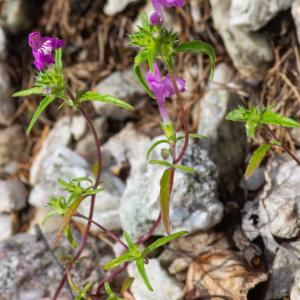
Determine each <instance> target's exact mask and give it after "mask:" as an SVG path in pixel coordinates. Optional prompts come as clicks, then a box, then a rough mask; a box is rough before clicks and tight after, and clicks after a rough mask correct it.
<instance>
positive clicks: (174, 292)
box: [128, 259, 184, 300]
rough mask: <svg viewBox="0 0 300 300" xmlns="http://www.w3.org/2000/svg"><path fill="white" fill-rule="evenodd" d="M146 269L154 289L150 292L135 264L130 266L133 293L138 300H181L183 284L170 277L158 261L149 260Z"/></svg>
mask: <svg viewBox="0 0 300 300" xmlns="http://www.w3.org/2000/svg"><path fill="white" fill-rule="evenodd" d="M145 269H146V272H147V275H148V277H149V280H150V282H151V285H152V287H153V289H154V291H153V292H150V291H149V290H148V289H147V288H146V286H145V284H144V282H143V280H142V279H141V277H140V275H139V273H138V271H137V269H136V267H135V265H134V264H131V265H129V267H128V273H129V275H130V276H131V277H134V281H133V284H132V286H131V291H132V293H133V296H134V297H135V299H136V300H180V299H182V297H183V295H184V292H183V286H182V284H181V283H180V282H179V281H177V280H175V279H174V278H172V277H170V276H169V275H168V273H167V272H166V271H165V270H164V269H163V268H162V267H161V266H160V264H159V262H158V260H157V259H149V263H148V264H147V265H145Z"/></svg>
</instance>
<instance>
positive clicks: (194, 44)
mask: <svg viewBox="0 0 300 300" xmlns="http://www.w3.org/2000/svg"><path fill="white" fill-rule="evenodd" d="M179 52H191V53H200V54H206V55H208V57H209V60H210V65H211V67H210V77H211V79H212V78H213V77H214V69H215V64H216V56H215V50H214V48H213V47H212V46H211V45H209V44H206V43H203V42H201V41H189V42H185V43H182V44H180V45H179V46H178V47H177V48H176V53H179Z"/></svg>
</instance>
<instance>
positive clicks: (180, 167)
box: [172, 165, 195, 174]
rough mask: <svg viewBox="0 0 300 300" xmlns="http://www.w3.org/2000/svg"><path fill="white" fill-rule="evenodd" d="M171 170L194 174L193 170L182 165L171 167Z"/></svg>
mask: <svg viewBox="0 0 300 300" xmlns="http://www.w3.org/2000/svg"><path fill="white" fill-rule="evenodd" d="M172 167H173V168H175V169H179V170H181V171H184V172H187V173H191V174H193V173H195V170H194V169H193V168H191V167H187V166H184V165H172Z"/></svg>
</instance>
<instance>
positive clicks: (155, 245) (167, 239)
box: [144, 231, 188, 255]
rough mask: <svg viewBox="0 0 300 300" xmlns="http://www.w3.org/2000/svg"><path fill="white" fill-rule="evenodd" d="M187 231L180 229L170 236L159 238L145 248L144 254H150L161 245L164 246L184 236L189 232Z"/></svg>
mask: <svg viewBox="0 0 300 300" xmlns="http://www.w3.org/2000/svg"><path fill="white" fill-rule="evenodd" d="M187 233H188V232H187V231H179V232H176V233H173V234H171V235H169V236H165V237H162V238H160V239H158V240H156V241H155V242H154V243H152V244H151V245H149V246H148V247H147V248H146V249H145V250H144V254H146V255H147V254H149V253H150V252H152V251H153V250H155V249H157V248H160V247H161V246H164V245H165V244H167V243H169V242H171V241H174V240H176V239H178V238H180V237H182V236H184V235H185V234H187Z"/></svg>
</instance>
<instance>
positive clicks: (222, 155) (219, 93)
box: [194, 63, 246, 193]
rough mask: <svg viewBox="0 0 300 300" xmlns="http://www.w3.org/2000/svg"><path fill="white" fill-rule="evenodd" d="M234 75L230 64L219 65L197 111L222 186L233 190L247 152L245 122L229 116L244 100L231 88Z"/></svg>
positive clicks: (200, 126) (200, 132)
mask: <svg viewBox="0 0 300 300" xmlns="http://www.w3.org/2000/svg"><path fill="white" fill-rule="evenodd" d="M233 79H234V70H233V69H232V68H231V67H230V66H228V65H227V64H225V63H221V64H219V65H217V67H216V70H215V76H214V81H213V82H211V83H210V84H209V86H208V87H207V91H206V93H205V95H204V97H203V98H202V99H201V101H199V102H198V104H197V105H196V106H195V111H194V114H195V115H197V117H196V119H199V123H198V133H199V134H202V135H205V136H207V137H208V139H207V140H203V141H202V144H206V147H207V149H208V151H209V156H210V158H211V159H212V160H213V161H214V162H215V163H216V165H217V167H218V170H219V181H220V186H222V189H224V190H226V191H227V192H229V193H233V191H234V189H235V187H236V184H237V183H238V181H239V179H240V175H239V173H238V172H237V170H238V169H240V168H241V166H242V165H243V162H244V159H245V152H246V151H245V145H246V135H245V129H244V127H243V125H241V124H240V123H237V122H229V121H226V120H225V117H226V115H227V113H228V112H229V111H231V110H232V109H234V108H236V107H237V105H238V104H239V103H240V99H239V98H238V97H237V96H236V95H234V94H233V93H231V92H230V90H229V87H234V83H233ZM197 110H198V111H197Z"/></svg>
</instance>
